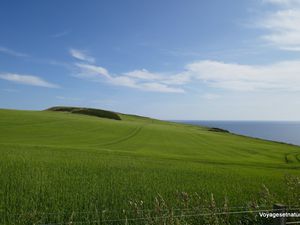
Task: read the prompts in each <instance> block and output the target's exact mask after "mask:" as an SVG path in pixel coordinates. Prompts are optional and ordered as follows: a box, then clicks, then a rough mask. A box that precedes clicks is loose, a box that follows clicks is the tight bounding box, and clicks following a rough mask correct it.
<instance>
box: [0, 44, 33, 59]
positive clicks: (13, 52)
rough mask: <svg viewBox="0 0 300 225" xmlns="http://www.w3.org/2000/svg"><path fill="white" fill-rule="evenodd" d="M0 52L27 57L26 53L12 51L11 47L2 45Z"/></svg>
mask: <svg viewBox="0 0 300 225" xmlns="http://www.w3.org/2000/svg"><path fill="white" fill-rule="evenodd" d="M0 53H4V54H7V55H10V56H14V57H29V55H28V54H25V53H21V52H17V51H14V50H12V49H9V48H5V47H3V46H0Z"/></svg>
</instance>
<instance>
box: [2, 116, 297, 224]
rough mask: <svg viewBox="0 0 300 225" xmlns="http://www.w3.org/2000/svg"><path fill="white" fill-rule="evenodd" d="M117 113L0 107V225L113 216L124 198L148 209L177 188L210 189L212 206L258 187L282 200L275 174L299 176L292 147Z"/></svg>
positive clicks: (169, 200)
mask: <svg viewBox="0 0 300 225" xmlns="http://www.w3.org/2000/svg"><path fill="white" fill-rule="evenodd" d="M118 117H120V119H121V120H112V119H106V118H99V117H95V116H89V115H81V114H73V113H66V112H53V111H17V110H0V155H1V157H0V197H1V198H2V199H3V201H0V210H1V211H0V213H2V216H1V217H0V224H33V223H35V224H43V223H53V222H58V221H64V220H65V219H70V216H71V215H73V214H72V212H91V211H92V212H103V210H104V209H106V210H108V211H109V210H113V211H114V212H121V211H122V209H128V208H130V204H129V201H132V202H134V201H140V200H142V201H143V207H145V208H150V207H153V200H154V198H155V197H156V196H158V194H159V195H160V196H162V197H163V198H164V201H165V202H166V204H168V205H176V204H177V205H178V202H177V200H176V197H175V196H176V194H177V193H178V192H187V193H195V192H197V193H198V195H199V196H200V197H201V198H207V197H208V196H210V194H211V193H214V196H215V198H216V200H217V201H223V199H224V197H225V196H226V197H227V198H228V200H229V202H230V204H232V205H241V204H244V203H245V202H247V201H249V200H251V199H253V198H255V197H256V196H257V193H258V192H259V191H260V189H261V186H262V184H264V185H265V186H266V187H268V188H269V189H270V191H271V192H272V193H274V194H275V195H276V196H277V197H278V198H284V195H283V193H284V191H285V189H284V188H285V187H284V184H283V182H282V181H283V176H284V175H285V174H291V175H299V173H300V172H299V169H300V164H299V159H300V148H299V147H296V146H291V145H286V144H279V143H274V142H269V141H263V140H258V139H252V138H247V137H242V136H237V135H232V134H230V133H226V132H215V131H214V130H209V129H208V128H202V127H198V126H192V125H183V124H177V123H170V122H163V121H159V120H154V119H149V118H145V117H138V116H130V115H124V114H118ZM57 212H60V214H59V213H57ZM61 212H64V213H61ZM28 213H29V214H28ZM47 213H49V214H47ZM24 215H25V216H24ZM28 215H29V216H28ZM95 215H96V214H95ZM95 215H93V216H95ZM76 216H77V217H76V218H77V219H78V220H85V219H90V217H91V215H89V216H87V215H86V214H80V213H79V214H78V215H76ZM93 218H94V217H93ZM85 224H87V223H85Z"/></svg>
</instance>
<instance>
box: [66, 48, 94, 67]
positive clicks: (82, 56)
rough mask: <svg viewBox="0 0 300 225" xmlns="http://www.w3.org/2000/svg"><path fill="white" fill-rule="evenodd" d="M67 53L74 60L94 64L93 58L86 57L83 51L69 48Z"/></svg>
mask: <svg viewBox="0 0 300 225" xmlns="http://www.w3.org/2000/svg"><path fill="white" fill-rule="evenodd" d="M69 52H70V54H71V56H72V57H74V58H75V59H79V60H81V61H85V62H88V63H94V62H95V59H94V58H93V57H91V56H89V55H87V54H86V53H85V52H84V51H81V50H78V49H74V48H71V49H70V51H69Z"/></svg>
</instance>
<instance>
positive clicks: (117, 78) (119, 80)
mask: <svg viewBox="0 0 300 225" xmlns="http://www.w3.org/2000/svg"><path fill="white" fill-rule="evenodd" d="M74 65H75V66H76V68H77V74H76V76H77V77H80V78H84V79H89V80H92V81H96V82H101V81H103V80H104V81H106V82H107V83H109V84H112V85H116V86H123V87H129V88H134V89H139V90H143V91H151V92H164V93H183V92H184V90H183V89H182V88H178V87H171V86H169V85H167V84H165V83H164V79H163V76H162V75H159V74H152V73H150V72H148V71H147V70H135V71H132V72H128V73H124V74H121V75H114V74H110V73H109V72H108V71H107V70H106V69H105V68H103V67H101V66H95V65H90V64H82V63H79V64H78V63H76V64H74Z"/></svg>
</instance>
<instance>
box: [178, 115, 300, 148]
mask: <svg viewBox="0 0 300 225" xmlns="http://www.w3.org/2000/svg"><path fill="white" fill-rule="evenodd" d="M174 122H179V123H186V124H193V125H200V126H205V127H216V128H220V129H226V130H228V131H229V132H231V133H234V134H237V135H243V136H248V137H252V138H259V139H264V140H269V141H275V142H280V143H285V144H291V145H299V146H300V121H217V120H216V121H213V120H176V121H174Z"/></svg>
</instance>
